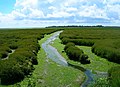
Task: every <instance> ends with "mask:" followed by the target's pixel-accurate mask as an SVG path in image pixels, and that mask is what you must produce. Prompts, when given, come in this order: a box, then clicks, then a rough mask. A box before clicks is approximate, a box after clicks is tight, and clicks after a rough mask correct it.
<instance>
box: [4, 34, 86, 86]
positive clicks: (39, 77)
mask: <svg viewBox="0 0 120 87" xmlns="http://www.w3.org/2000/svg"><path fill="white" fill-rule="evenodd" d="M50 36H51V35H46V36H45V38H43V39H41V40H40V41H39V44H40V45H41V44H42V43H43V42H44V41H45V40H47V38H49V37H50ZM37 58H38V65H35V66H34V67H35V70H34V72H33V73H32V75H31V76H28V77H26V78H25V79H24V80H23V81H22V82H20V83H17V84H15V85H11V86H9V87H18V86H19V87H30V86H31V87H66V86H68V87H80V84H81V83H82V82H83V81H84V79H85V76H84V73H83V72H82V71H80V70H78V69H75V68H72V67H65V66H61V65H59V64H57V63H55V62H53V61H52V60H50V59H49V58H47V55H46V53H45V52H44V50H43V49H42V48H41V49H40V51H39V52H38V55H37ZM2 87H3V86H2Z"/></svg>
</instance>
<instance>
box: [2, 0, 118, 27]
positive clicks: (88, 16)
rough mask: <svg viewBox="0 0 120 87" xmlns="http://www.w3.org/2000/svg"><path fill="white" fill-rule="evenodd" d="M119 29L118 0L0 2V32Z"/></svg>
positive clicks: (3, 0)
mask: <svg viewBox="0 0 120 87" xmlns="http://www.w3.org/2000/svg"><path fill="white" fill-rule="evenodd" d="M55 25H56V26H58V25H60V26H62V25H104V26H120V0H0V28H12V27H13V28H22V27H46V26H55Z"/></svg>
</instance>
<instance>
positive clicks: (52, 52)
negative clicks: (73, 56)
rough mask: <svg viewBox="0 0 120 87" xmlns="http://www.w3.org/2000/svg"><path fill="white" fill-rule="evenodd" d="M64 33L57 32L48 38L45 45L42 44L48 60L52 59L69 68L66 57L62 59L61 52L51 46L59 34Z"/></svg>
mask: <svg viewBox="0 0 120 87" xmlns="http://www.w3.org/2000/svg"><path fill="white" fill-rule="evenodd" d="M61 32H62V31H58V32H55V33H54V34H53V35H52V36H51V37H50V38H48V39H47V40H46V41H45V42H44V43H43V44H42V48H43V49H44V51H45V52H46V55H47V57H48V58H50V59H52V60H53V61H54V62H56V63H58V64H60V65H63V66H68V63H67V61H66V60H65V59H64V57H62V56H61V55H60V54H59V52H58V51H57V49H55V48H54V47H53V46H51V45H50V44H51V43H52V42H53V41H54V40H55V39H57V38H58V36H59V34H60V33H61Z"/></svg>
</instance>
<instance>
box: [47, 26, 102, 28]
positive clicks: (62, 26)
mask: <svg viewBox="0 0 120 87" xmlns="http://www.w3.org/2000/svg"><path fill="white" fill-rule="evenodd" d="M73 27H78V28H79V27H104V26H103V25H94V26H84V25H68V26H48V27H46V28H73Z"/></svg>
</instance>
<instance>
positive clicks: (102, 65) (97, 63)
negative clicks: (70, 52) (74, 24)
mask: <svg viewBox="0 0 120 87" xmlns="http://www.w3.org/2000/svg"><path fill="white" fill-rule="evenodd" d="M52 46H54V47H55V48H57V50H58V51H59V53H61V55H62V56H64V58H66V59H67V61H69V63H71V64H74V65H77V66H81V67H84V68H86V69H90V70H92V72H94V73H95V72H97V71H100V72H107V71H108V70H109V69H110V68H111V67H113V66H118V65H119V64H116V63H113V62H109V61H107V60H106V59H104V58H101V57H98V56H96V55H95V54H94V53H92V52H91V47H87V46H77V47H79V48H80V49H82V50H83V51H84V53H85V54H87V55H88V56H89V60H90V61H91V63H90V64H86V65H84V64H80V63H79V62H75V61H72V60H69V59H68V57H67V55H66V54H65V52H62V51H63V50H64V45H63V44H61V41H60V39H56V40H55V41H54V43H53V44H52Z"/></svg>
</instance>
